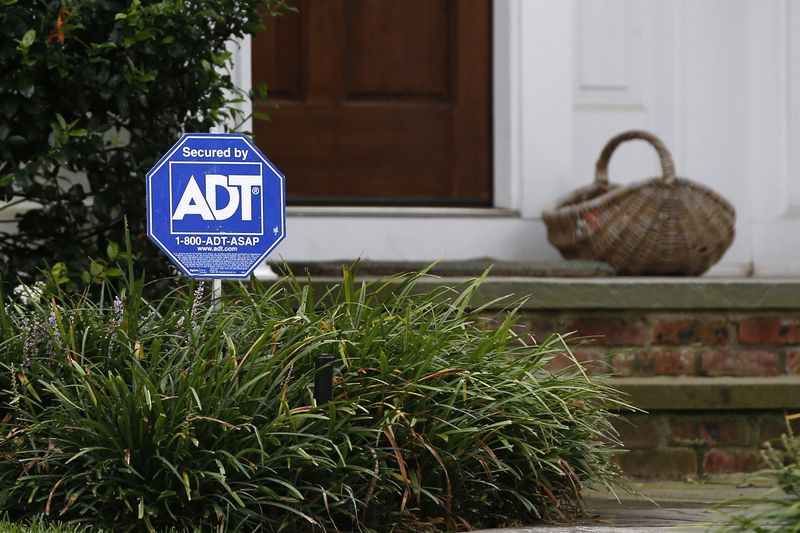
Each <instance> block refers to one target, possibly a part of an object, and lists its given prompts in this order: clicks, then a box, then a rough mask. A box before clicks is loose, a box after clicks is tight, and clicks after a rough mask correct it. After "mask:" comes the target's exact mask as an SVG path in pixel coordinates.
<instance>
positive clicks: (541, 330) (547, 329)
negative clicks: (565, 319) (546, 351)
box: [521, 316, 569, 344]
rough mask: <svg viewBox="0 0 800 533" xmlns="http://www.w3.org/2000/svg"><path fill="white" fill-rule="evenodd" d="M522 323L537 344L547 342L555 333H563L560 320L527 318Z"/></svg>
mask: <svg viewBox="0 0 800 533" xmlns="http://www.w3.org/2000/svg"><path fill="white" fill-rule="evenodd" d="M521 323H522V324H524V325H525V328H526V329H527V332H528V333H529V334H530V335H532V336H533V338H534V340H535V341H536V343H537V344H541V343H543V342H544V341H546V340H547V338H548V337H549V336H550V335H552V334H553V333H556V332H559V333H560V332H561V324H560V323H559V322H558V320H553V319H550V318H540V317H535V316H534V317H526V318H525V319H524V320H523V321H522V322H521ZM566 340H569V338H567V339H566Z"/></svg>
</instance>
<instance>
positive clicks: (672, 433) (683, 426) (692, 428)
mask: <svg viewBox="0 0 800 533" xmlns="http://www.w3.org/2000/svg"><path fill="white" fill-rule="evenodd" d="M668 444H669V445H670V446H684V447H685V446H703V445H704V444H705V443H704V442H703V441H702V440H700V432H699V430H698V423H697V420H696V419H694V418H691V417H683V416H682V417H680V418H672V419H670V420H669V439H668Z"/></svg>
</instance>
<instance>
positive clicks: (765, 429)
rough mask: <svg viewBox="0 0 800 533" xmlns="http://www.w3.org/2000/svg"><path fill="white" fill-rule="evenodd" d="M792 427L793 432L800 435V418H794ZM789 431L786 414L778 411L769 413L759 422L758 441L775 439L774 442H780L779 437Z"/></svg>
mask: <svg viewBox="0 0 800 533" xmlns="http://www.w3.org/2000/svg"><path fill="white" fill-rule="evenodd" d="M791 428H792V434H794V435H800V419H795V420H792V421H791ZM788 432H789V429H788V428H787V427H786V416H785V415H783V414H778V413H775V414H771V415H767V416H764V417H763V418H762V419H761V421H760V422H759V424H758V442H760V443H764V442H767V441H773V442H772V443H773V444H778V442H777V439H780V437H781V436H782V435H786V434H787V433H788Z"/></svg>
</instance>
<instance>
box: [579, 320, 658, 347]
mask: <svg viewBox="0 0 800 533" xmlns="http://www.w3.org/2000/svg"><path fill="white" fill-rule="evenodd" d="M565 330H566V331H576V332H577V333H576V334H575V335H576V336H577V337H595V336H596V337H597V338H596V339H595V340H594V342H595V343H596V344H602V345H606V346H642V345H643V344H644V322H643V321H642V320H626V319H621V318H579V319H573V320H569V321H567V323H566V327H565Z"/></svg>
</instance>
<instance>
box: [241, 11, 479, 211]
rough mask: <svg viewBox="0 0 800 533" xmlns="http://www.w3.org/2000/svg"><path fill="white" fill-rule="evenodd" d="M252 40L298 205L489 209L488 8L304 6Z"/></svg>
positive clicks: (275, 150)
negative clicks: (428, 206) (273, 107)
mask: <svg viewBox="0 0 800 533" xmlns="http://www.w3.org/2000/svg"><path fill="white" fill-rule="evenodd" d="M298 8H299V12H298V13H289V14H286V15H284V16H283V17H279V18H277V19H272V20H270V21H268V31H267V32H265V33H262V34H259V35H258V36H257V37H256V38H255V39H254V40H253V43H254V44H253V82H254V83H256V84H258V83H260V82H266V83H267V86H268V88H269V100H270V102H272V103H276V104H278V106H279V108H277V109H270V110H269V111H268V114H269V115H270V120H269V121H266V122H265V121H256V123H255V126H254V129H255V138H256V142H257V143H258V144H259V146H260V147H261V149H262V150H263V151H264V152H265V153H266V154H267V155H268V156H269V157H270V159H272V160H273V161H274V162H275V164H276V165H278V167H279V168H280V169H281V170H282V171H283V172H284V173H285V174H286V176H287V198H288V200H289V202H290V203H295V204H298V203H300V204H386V203H390V204H405V205H426V204H427V205H491V200H492V196H491V192H492V181H491V92H490V88H491V33H490V28H491V11H490V3H489V0H404V1H402V2H397V1H394V0H301V1H300V2H299V3H298Z"/></svg>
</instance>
